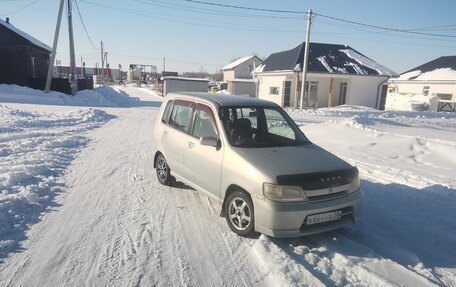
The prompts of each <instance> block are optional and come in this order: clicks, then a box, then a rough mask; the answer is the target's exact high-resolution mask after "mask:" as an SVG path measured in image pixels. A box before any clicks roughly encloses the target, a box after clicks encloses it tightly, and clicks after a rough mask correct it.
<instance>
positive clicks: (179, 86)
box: [163, 79, 209, 96]
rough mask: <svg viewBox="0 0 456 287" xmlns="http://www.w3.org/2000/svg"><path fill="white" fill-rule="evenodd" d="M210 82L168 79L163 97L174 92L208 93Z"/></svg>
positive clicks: (165, 82)
mask: <svg viewBox="0 0 456 287" xmlns="http://www.w3.org/2000/svg"><path fill="white" fill-rule="evenodd" d="M207 83H208V82H204V81H189V80H178V79H167V80H165V81H164V83H163V95H164V96H166V95H167V94H168V93H173V92H204V93H207V92H208V89H209V88H208V84H207Z"/></svg>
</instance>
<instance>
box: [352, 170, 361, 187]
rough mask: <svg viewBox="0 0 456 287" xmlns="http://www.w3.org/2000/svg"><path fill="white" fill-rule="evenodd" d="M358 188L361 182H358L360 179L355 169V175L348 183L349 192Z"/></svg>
mask: <svg viewBox="0 0 456 287" xmlns="http://www.w3.org/2000/svg"><path fill="white" fill-rule="evenodd" d="M360 188H361V183H360V179H359V172H358V169H357V170H356V175H355V176H354V177H353V180H352V182H351V184H350V190H349V192H350V193H352V192H355V191H358V190H359V189H360Z"/></svg>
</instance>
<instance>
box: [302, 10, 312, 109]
mask: <svg viewBox="0 0 456 287" xmlns="http://www.w3.org/2000/svg"><path fill="white" fill-rule="evenodd" d="M311 19H312V10H311V9H309V11H307V30H306V48H305V50H304V62H303V67H302V83H301V104H300V109H301V110H302V108H303V103H304V95H305V93H304V89H305V87H306V76H307V66H308V62H309V48H310V22H311ZM309 87H310V85H309ZM308 98H309V93H307V95H306V106H307V105H308V100H309V99H308Z"/></svg>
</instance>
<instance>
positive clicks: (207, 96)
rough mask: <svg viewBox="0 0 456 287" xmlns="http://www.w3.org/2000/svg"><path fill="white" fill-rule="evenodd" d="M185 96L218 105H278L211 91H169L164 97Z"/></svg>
mask: <svg viewBox="0 0 456 287" xmlns="http://www.w3.org/2000/svg"><path fill="white" fill-rule="evenodd" d="M169 96H171V97H173V98H187V99H194V100H204V101H207V102H211V103H213V104H215V105H218V106H220V107H242V106H261V107H278V105H277V104H275V103H273V102H271V101H265V100H260V99H256V98H250V97H244V96H236V95H221V94H213V93H195V92H178V93H169V94H168V95H166V97H169Z"/></svg>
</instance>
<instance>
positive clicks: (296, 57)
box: [262, 42, 396, 76]
mask: <svg viewBox="0 0 456 287" xmlns="http://www.w3.org/2000/svg"><path fill="white" fill-rule="evenodd" d="M305 44H306V43H305V42H303V43H301V44H299V45H298V46H296V47H295V48H293V49H291V50H287V51H282V52H278V53H274V54H271V55H270V56H269V57H268V58H266V60H264V62H263V65H264V67H263V69H262V72H273V71H294V70H296V67H299V70H300V71H301V70H302V66H303V65H302V64H303V55H304V49H305ZM297 65H299V66H297ZM307 71H308V72H310V73H330V74H353V75H386V76H391V75H396V73H395V72H394V71H392V70H390V69H388V68H386V67H384V66H382V65H380V64H378V63H377V62H375V61H373V60H371V59H370V58H368V57H366V56H364V55H363V54H361V53H360V52H358V51H356V50H355V49H353V48H351V47H350V46H347V45H338V44H324V43H310V48H309V64H308V70H307Z"/></svg>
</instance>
